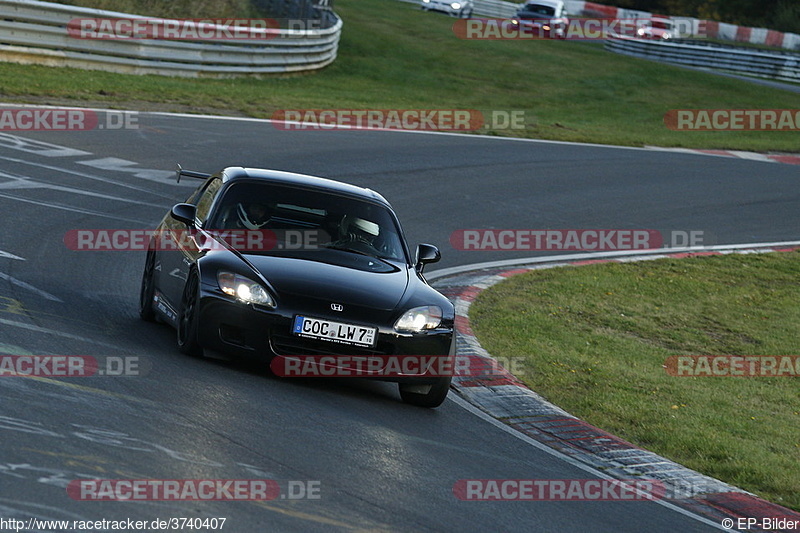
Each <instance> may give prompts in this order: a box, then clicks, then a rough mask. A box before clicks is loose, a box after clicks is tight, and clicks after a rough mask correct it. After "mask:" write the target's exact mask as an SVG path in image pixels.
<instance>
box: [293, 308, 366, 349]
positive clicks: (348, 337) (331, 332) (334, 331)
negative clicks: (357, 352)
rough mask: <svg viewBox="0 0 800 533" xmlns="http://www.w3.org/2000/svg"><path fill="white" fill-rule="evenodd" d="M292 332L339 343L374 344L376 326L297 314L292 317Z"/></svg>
mask: <svg viewBox="0 0 800 533" xmlns="http://www.w3.org/2000/svg"><path fill="white" fill-rule="evenodd" d="M292 333H294V334H295V335H299V336H300V337H307V338H311V339H323V340H326V341H332V342H338V343H340V344H351V345H356V346H374V345H375V340H376V336H377V333H378V328H367V327H364V326H356V325H354V324H345V323H344V322H334V321H332V320H323V319H320V318H311V317H308V316H300V315H298V316H296V317H294V327H293V328H292Z"/></svg>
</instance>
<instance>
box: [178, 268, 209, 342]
mask: <svg viewBox="0 0 800 533" xmlns="http://www.w3.org/2000/svg"><path fill="white" fill-rule="evenodd" d="M199 295H200V280H199V279H198V278H197V272H196V271H194V270H193V271H192V272H191V273H190V274H189V279H187V280H186V286H185V287H184V289H183V297H182V298H181V308H180V311H179V312H178V350H180V351H181V353H184V354H186V355H192V356H195V357H202V356H203V347H202V346H200V342H199V341H198V340H197V333H198V330H199V323H200V298H199Z"/></svg>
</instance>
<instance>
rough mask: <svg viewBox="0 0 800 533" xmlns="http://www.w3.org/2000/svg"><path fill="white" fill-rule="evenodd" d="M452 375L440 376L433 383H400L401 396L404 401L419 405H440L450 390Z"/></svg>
mask: <svg viewBox="0 0 800 533" xmlns="http://www.w3.org/2000/svg"><path fill="white" fill-rule="evenodd" d="M451 380H452V378H451V377H450V376H447V377H443V378H439V379H438V380H436V382H435V383H433V384H428V385H418V384H416V383H400V384H399V385H398V386H399V388H400V397H401V398H402V399H403V401H404V402H406V403H407V404H410V405H416V406H417V407H431V408H432V407H439V406H440V405H442V403H443V402H444V399H445V398H447V393H448V392H449V391H450V381H451Z"/></svg>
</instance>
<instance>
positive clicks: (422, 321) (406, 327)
mask: <svg viewBox="0 0 800 533" xmlns="http://www.w3.org/2000/svg"><path fill="white" fill-rule="evenodd" d="M441 323H442V309H441V308H440V307H438V306H435V305H426V306H423V307H415V308H414V309H409V310H408V311H406V312H405V313H403V316H401V317H400V318H398V319H397V322H395V323H394V330H395V331H397V332H402V333H419V332H420V331H424V330H426V329H435V328H437V327H438V326H439V324H441Z"/></svg>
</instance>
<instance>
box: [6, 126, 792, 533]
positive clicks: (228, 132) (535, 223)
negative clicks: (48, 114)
mask: <svg viewBox="0 0 800 533" xmlns="http://www.w3.org/2000/svg"><path fill="white" fill-rule="evenodd" d="M138 122H139V128H138V129H131V130H120V131H110V130H102V131H101V130H94V131H87V132H72V133H67V132H49V133H44V132H38V133H32V132H31V133H25V134H19V135H9V134H8V133H5V134H2V135H0V213H2V215H0V216H2V228H3V231H2V233H0V350H1V351H2V353H6V354H25V353H27V354H37V355H92V356H97V357H100V356H115V357H122V356H125V357H139V358H140V360H141V362H142V365H143V368H146V369H147V372H146V375H144V376H139V377H109V376H102V377H100V376H98V377H91V378H80V379H75V378H73V379H68V378H56V379H48V378H41V379H40V378H36V379H25V378H11V377H5V378H0V394H1V395H2V406H3V408H2V411H0V518H9V517H13V518H17V519H27V518H30V517H38V518H53V519H67V520H100V519H104V518H105V519H123V518H132V519H134V520H148V521H150V520H153V519H156V518H161V519H168V518H178V517H224V518H227V522H226V524H225V527H224V529H223V531H236V532H238V531H337V530H341V531H348V530H358V531H541V532H546V531H554V532H563V531H578V530H579V531H587V532H592V531H596V532H607V531H619V532H638V531H643V530H647V531H687V532H690V531H712V530H715V528H713V527H712V526H711V525H709V524H708V523H704V522H702V521H698V520H696V519H695V518H693V517H691V516H688V515H686V514H684V513H681V512H677V511H676V510H674V509H672V508H669V507H667V506H663V505H659V504H656V503H653V502H464V501H460V500H458V499H457V498H456V497H455V496H454V494H453V490H452V489H453V485H454V484H455V483H456V481H458V480H460V479H587V478H594V477H595V474H594V473H592V472H587V471H586V470H584V469H581V468H578V467H576V466H574V465H572V464H569V463H568V462H565V461H564V460H562V459H561V458H559V457H557V456H554V455H552V454H551V453H547V452H545V451H542V450H541V449H539V448H538V447H536V446H533V445H531V444H530V443H528V442H526V441H524V440H522V439H520V438H519V437H517V436H515V435H514V434H512V433H511V432H509V431H504V430H502V429H500V428H498V427H497V426H495V425H493V424H491V423H489V422H487V421H486V420H484V419H483V418H481V417H478V416H476V415H475V414H473V413H472V412H471V411H470V410H468V409H465V408H463V407H462V406H461V405H460V404H459V403H458V402H456V401H454V400H448V401H447V402H446V403H445V404H444V405H443V406H442V407H441V408H439V409H436V410H425V409H420V408H414V407H410V406H407V405H404V404H403V403H401V402H400V400H399V395H398V394H397V392H396V387H395V386H393V385H391V384H384V383H374V382H364V381H356V380H350V381H346V380H342V381H324V382H322V381H314V380H305V381H302V380H298V381H296V380H281V379H279V378H275V377H271V376H270V375H268V373H267V372H265V371H264V370H263V369H261V368H258V367H254V366H252V365H245V364H241V363H237V362H235V361H234V362H232V361H221V360H215V359H204V360H199V359H193V358H189V357H186V356H182V355H180V354H179V353H178V352H177V350H176V348H175V347H174V341H175V334H174V331H173V330H171V329H169V328H167V327H165V326H159V325H152V324H146V323H143V322H141V321H139V320H138V317H137V313H136V307H137V298H138V286H139V280H140V276H141V270H142V266H143V261H144V253H141V252H119V251H118V252H79V251H71V250H68V249H67V248H66V247H65V245H64V242H63V238H64V234H65V233H66V232H67V231H69V230H72V229H88V228H93V229H111V228H126V229H131V228H151V227H153V226H154V225H155V224H156V223H157V221H158V220H159V219H160V217H161V216H162V215H163V214H164V213H165V212H166V210H167V209H168V208H169V207H170V206H171V205H172V204H173V203H175V202H178V201H181V200H183V199H185V198H186V196H188V194H189V192H190V191H191V189H192V187H193V186H194V185H196V183H192V182H188V183H181V184H180V185H177V184H175V183H174V180H173V179H172V178H171V177H170V172H169V171H171V169H172V168H173V167H174V164H175V163H176V162H180V163H181V164H183V166H184V167H185V168H191V169H196V170H204V171H215V170H218V169H219V168H222V167H224V166H231V165H242V166H254V167H267V168H275V169H281V170H290V171H295V172H303V173H311V174H318V175H323V176H326V177H330V178H334V179H339V180H343V181H347V182H351V183H355V184H358V185H364V186H368V187H371V188H374V189H375V190H377V191H379V192H381V193H382V194H383V195H384V196H386V197H387V198H388V199H389V201H390V202H392V203H393V205H394V207H395V208H396V210H397V212H398V214H399V216H400V219H401V221H402V222H403V224H404V227H405V230H406V234H407V237H408V238H409V241H410V242H411V243H412V244H413V243H416V242H432V243H434V244H437V245H438V246H440V248H441V249H442V252H443V255H444V259H443V261H442V262H441V263H440V264H439V265H435V266H440V267H448V266H456V265H462V264H468V263H474V262H482V261H491V260H496V259H510V258H512V257H517V256H524V255H530V253H527V254H526V253H523V252H461V251H456V250H453V249H452V248H451V247H450V245H449V242H448V239H449V236H450V234H451V233H452V232H453V231H455V230H458V229H466V228H537V229H554V228H647V229H658V230H662V231H669V230H681V231H688V230H695V231H697V230H700V231H704V232H705V235H706V236H707V238H708V239H709V240H710V239H711V238H712V237H713V244H726V243H749V242H765V241H779V240H793V239H796V238H797V236H798V230H800V210H798V199H799V198H800V194H798V189H797V179H798V174H797V167H792V166H788V165H778V164H766V163H758V162H750V161H746V160H739V159H726V158H715V157H705V156H698V155H688V154H678V153H668V152H658V151H649V150H635V149H617V148H610V147H599V146H580V145H569V144H557V143H543V142H528V141H514V140H503V139H498V138H479V137H469V136H466V137H465V136H452V135H417V134H409V133H401V132H364V131H336V132H331V131H325V132H285V131H278V130H276V129H274V128H273V127H272V126H270V125H269V124H267V123H263V122H255V121H243V120H235V121H234V120H219V119H204V118H188V117H167V116H156V115H139V116H138ZM87 163H88V164H87ZM708 244H712V242H710V241H709V242H708ZM451 396H453V395H452V394H451ZM94 478H101V479H253V478H266V479H274V480H277V481H278V483H279V484H280V486H281V489H282V495H283V496H284V498H278V499H276V500H274V501H271V502H260V503H256V502H219V501H218V502H201V503H198V502H92V501H75V500H73V499H71V498H70V497H68V495H67V492H66V490H65V488H66V487H67V485H68V484H69V482H70V481H73V480H80V479H94ZM301 482H302V483H301ZM309 483H310V484H309ZM290 485H291V486H292V487H294V491H295V494H297V493H299V489H298V487H300V486H303V487H306V488H307V489H310V490H312V491H313V495H314V496H315V497H314V498H301V499H292V498H290V497H289V496H290V495H291V494H290V492H289V490H290ZM316 496H318V498H317V497H316Z"/></svg>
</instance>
